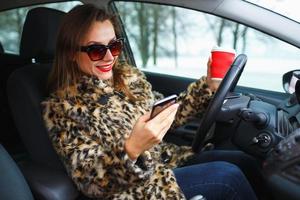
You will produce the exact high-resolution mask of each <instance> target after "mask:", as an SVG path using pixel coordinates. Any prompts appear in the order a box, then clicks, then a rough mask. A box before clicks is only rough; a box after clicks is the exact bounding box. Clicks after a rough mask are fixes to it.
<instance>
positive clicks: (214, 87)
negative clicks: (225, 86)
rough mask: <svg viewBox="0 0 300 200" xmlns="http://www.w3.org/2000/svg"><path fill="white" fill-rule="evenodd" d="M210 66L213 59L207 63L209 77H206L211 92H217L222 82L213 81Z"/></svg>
mask: <svg viewBox="0 0 300 200" xmlns="http://www.w3.org/2000/svg"><path fill="white" fill-rule="evenodd" d="M210 65H211V57H209V58H208V61H207V76H206V82H207V84H208V87H209V89H210V90H211V91H213V92H215V91H217V89H218V87H219V85H220V83H221V80H212V79H211V75H210Z"/></svg>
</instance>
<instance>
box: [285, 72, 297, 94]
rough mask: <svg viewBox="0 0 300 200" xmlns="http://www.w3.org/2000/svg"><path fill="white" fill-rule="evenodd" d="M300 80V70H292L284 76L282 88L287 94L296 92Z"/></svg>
mask: <svg viewBox="0 0 300 200" xmlns="http://www.w3.org/2000/svg"><path fill="white" fill-rule="evenodd" d="M299 79H300V70H298V69H297V70H292V71H289V72H287V73H285V74H284V75H283V76H282V86H283V89H284V91H285V92H286V93H290V94H293V93H294V92H295V88H296V83H297V80H299Z"/></svg>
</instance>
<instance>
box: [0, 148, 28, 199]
mask: <svg viewBox="0 0 300 200" xmlns="http://www.w3.org/2000/svg"><path fill="white" fill-rule="evenodd" d="M0 172H1V173H0V199H13V200H33V196H32V193H31V191H30V188H29V186H28V184H27V182H26V180H25V178H24V176H23V174H22V173H21V171H20V169H19V168H18V166H17V165H16V163H15V162H14V160H13V159H12V158H11V157H10V155H9V154H8V153H7V151H6V150H5V149H4V147H3V146H2V145H1V144H0Z"/></svg>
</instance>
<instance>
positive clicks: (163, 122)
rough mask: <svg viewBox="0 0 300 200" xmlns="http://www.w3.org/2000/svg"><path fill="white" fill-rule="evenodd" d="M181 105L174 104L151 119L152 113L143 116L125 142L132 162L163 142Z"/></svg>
mask: <svg viewBox="0 0 300 200" xmlns="http://www.w3.org/2000/svg"><path fill="white" fill-rule="evenodd" d="M178 106H179V104H173V105H171V106H169V107H168V108H166V109H165V110H163V111H162V112H160V113H159V114H158V115H156V116H155V117H154V118H153V119H151V120H149V119H150V113H147V114H145V115H143V116H141V117H140V118H139V119H138V121H137V122H136V124H135V125H134V127H133V130H132V132H131V135H130V136H129V138H127V140H126V141H125V150H126V152H127V154H128V155H129V157H130V158H131V159H132V160H136V159H137V158H138V157H139V155H140V154H141V153H143V152H144V151H146V150H148V149H150V148H151V147H153V146H154V145H155V144H158V143H160V142H161V141H162V139H163V137H164V136H165V134H166V133H167V131H168V130H169V128H170V127H171V125H172V122H173V121H174V118H175V115H176V112H177V109H178Z"/></svg>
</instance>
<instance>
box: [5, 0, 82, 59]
mask: <svg viewBox="0 0 300 200" xmlns="http://www.w3.org/2000/svg"><path fill="white" fill-rule="evenodd" d="M78 4H81V2H79V1H72V2H60V3H51V4H41V5H35V6H30V7H23V8H17V9H12V10H7V11H3V12H0V42H1V44H2V46H3V48H4V51H5V52H6V53H13V54H19V47H20V41H21V35H22V28H23V25H24V21H25V18H26V15H27V12H28V11H29V10H30V9H32V8H35V7H48V8H54V9H58V10H62V11H65V12H67V11H69V10H70V9H71V8H73V7H74V6H75V5H78Z"/></svg>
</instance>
